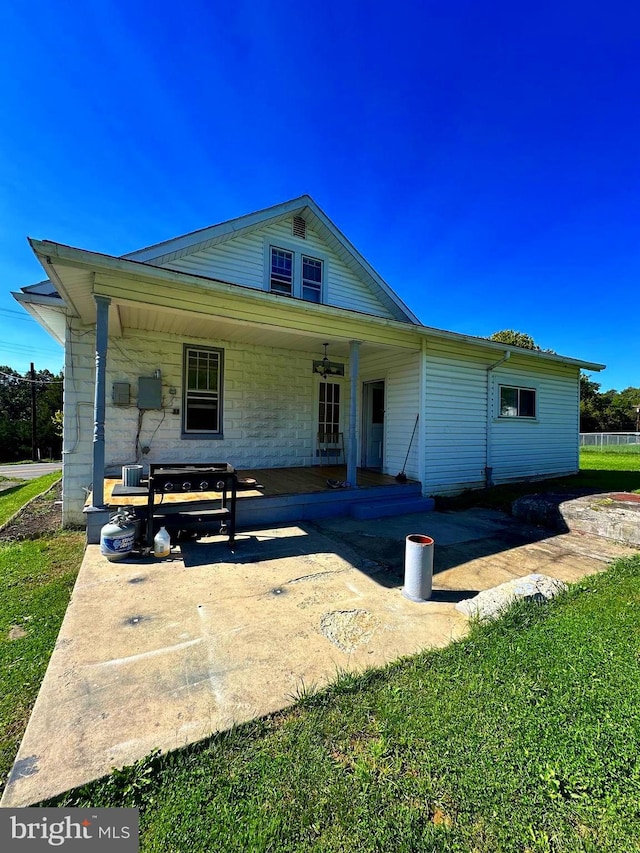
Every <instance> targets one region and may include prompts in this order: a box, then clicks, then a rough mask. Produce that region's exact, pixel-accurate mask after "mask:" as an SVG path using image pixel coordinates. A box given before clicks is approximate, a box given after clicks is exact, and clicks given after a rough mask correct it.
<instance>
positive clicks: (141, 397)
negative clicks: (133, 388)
mask: <svg viewBox="0 0 640 853" xmlns="http://www.w3.org/2000/svg"><path fill="white" fill-rule="evenodd" d="M138 408H139V409H161V408H162V379H156V377H155V376H139V377H138Z"/></svg>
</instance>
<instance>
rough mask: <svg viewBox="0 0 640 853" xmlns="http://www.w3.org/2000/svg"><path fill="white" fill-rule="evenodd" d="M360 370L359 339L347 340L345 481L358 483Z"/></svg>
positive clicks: (355, 485)
mask: <svg viewBox="0 0 640 853" xmlns="http://www.w3.org/2000/svg"><path fill="white" fill-rule="evenodd" d="M359 372H360V341H349V395H350V396H349V445H348V446H349V452H348V453H347V482H348V483H351V485H352V486H353V487H354V488H355V487H357V485H358V424H357V417H358V375H359Z"/></svg>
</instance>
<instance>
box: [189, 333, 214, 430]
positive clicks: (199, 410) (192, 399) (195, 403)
mask: <svg viewBox="0 0 640 853" xmlns="http://www.w3.org/2000/svg"><path fill="white" fill-rule="evenodd" d="M223 356H224V351H223V350H221V349H214V348H213V347H194V346H190V345H189V344H185V347H184V380H183V400H182V437H183V438H197V437H199V436H200V437H206V438H214V437H217V438H221V437H222V371H223Z"/></svg>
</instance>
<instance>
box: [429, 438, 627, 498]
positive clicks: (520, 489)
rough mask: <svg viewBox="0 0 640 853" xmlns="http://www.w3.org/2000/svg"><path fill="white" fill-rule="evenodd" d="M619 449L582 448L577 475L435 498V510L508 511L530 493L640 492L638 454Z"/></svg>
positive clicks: (510, 484)
mask: <svg viewBox="0 0 640 853" xmlns="http://www.w3.org/2000/svg"><path fill="white" fill-rule="evenodd" d="M639 449H640V448H639ZM620 450H621V448H617V447H611V448H604V449H601V448H599V447H598V448H591V447H589V448H581V449H580V472H579V473H578V474H575V475H573V476H569V477H554V478H552V479H548V480H539V481H536V482H529V483H509V484H507V485H502V486H494V487H493V488H490V489H475V490H468V491H466V492H463V493H462V494H460V495H456V496H455V497H436V507H437V509H442V510H449V509H468V508H469V507H472V506H481V507H488V508H491V509H501V510H504V511H505V512H510V511H511V504H512V503H513V501H514V500H516V498H519V497H522V496H523V495H529V494H531V493H533V492H543V491H547V492H557V493H564V492H566V493H576V494H589V493H594V492H640V453H639V452H635V451H634V452H626V449H625V450H624V451H623V452H620Z"/></svg>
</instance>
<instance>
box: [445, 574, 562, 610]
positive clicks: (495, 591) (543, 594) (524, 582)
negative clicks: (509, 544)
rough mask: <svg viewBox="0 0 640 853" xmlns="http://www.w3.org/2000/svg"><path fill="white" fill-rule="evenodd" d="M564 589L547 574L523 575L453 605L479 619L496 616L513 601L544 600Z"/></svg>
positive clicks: (540, 601) (553, 596)
mask: <svg viewBox="0 0 640 853" xmlns="http://www.w3.org/2000/svg"><path fill="white" fill-rule="evenodd" d="M566 589H567V585H566V584H565V583H563V582H562V581H560V580H557V579H556V578H550V577H548V576H547V575H539V574H533V575H526V576H525V577H523V578H516V579H515V580H512V581H507V582H506V583H501V584H500V585H499V586H494V587H493V588H492V589H486V590H483V591H482V592H480V593H478V595H476V596H474V597H473V598H465V599H464V600H463V601H460V602H459V603H458V604H456V610H459V611H460V613H464V614H465V616H469V617H470V618H471V617H473V618H477V619H480V620H481V621H487V620H489V619H497V618H498V616H501V615H502V614H503V613H504V611H505V610H506V609H507V608H508V607H510V605H511V604H513V602H514V601H523V600H526V601H537V602H539V603H541V604H542V603H544V602H545V601H548V600H549V599H551V598H555V596H556V595H558V594H559V593H561V592H564V590H566Z"/></svg>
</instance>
